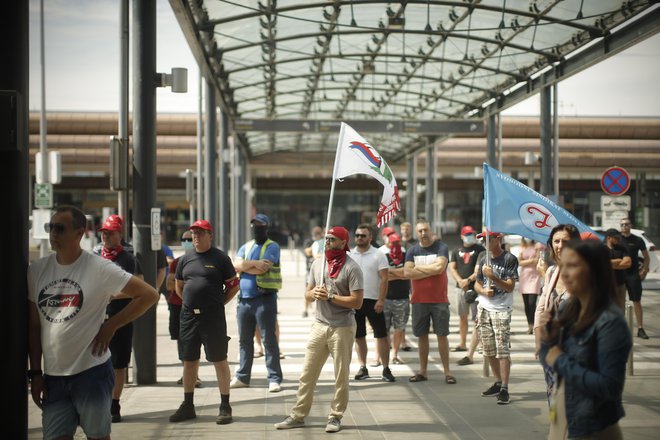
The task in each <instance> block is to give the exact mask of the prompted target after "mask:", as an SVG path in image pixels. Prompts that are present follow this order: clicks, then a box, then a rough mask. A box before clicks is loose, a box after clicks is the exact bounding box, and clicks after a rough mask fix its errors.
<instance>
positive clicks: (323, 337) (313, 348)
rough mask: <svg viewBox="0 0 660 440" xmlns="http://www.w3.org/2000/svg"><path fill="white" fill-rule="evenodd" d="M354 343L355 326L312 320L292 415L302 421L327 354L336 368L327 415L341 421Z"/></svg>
mask: <svg viewBox="0 0 660 440" xmlns="http://www.w3.org/2000/svg"><path fill="white" fill-rule="evenodd" d="M354 342H355V326H354V325H353V326H350V327H331V326H329V325H326V324H322V323H320V322H315V323H314V324H313V325H312V329H311V331H310V335H309V341H307V351H306V352H305V363H304V365H303V370H302V373H301V375H300V384H299V385H298V394H297V402H296V405H295V406H294V407H293V408H292V409H291V417H292V418H294V419H296V420H303V419H304V418H305V417H306V416H307V415H308V414H309V411H310V409H311V408H312V402H313V401H314V388H315V387H316V381H317V380H318V378H319V376H320V375H321V370H322V369H323V365H325V361H326V360H327V359H328V356H332V359H333V363H334V369H335V395H334V397H333V398H332V404H331V406H330V413H329V414H328V418H330V417H332V416H334V417H336V418H338V419H340V420H341V418H342V416H343V415H344V411H346V407H347V406H348V384H349V376H350V369H351V357H352V355H353V343H354Z"/></svg>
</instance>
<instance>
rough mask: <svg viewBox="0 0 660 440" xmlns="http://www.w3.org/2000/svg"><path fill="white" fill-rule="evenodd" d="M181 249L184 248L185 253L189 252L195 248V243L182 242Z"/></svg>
mask: <svg viewBox="0 0 660 440" xmlns="http://www.w3.org/2000/svg"><path fill="white" fill-rule="evenodd" d="M181 247H182V248H183V250H184V251H189V250H190V249H192V248H193V247H194V246H193V242H192V241H182V242H181Z"/></svg>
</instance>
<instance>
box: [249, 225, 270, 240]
mask: <svg viewBox="0 0 660 440" xmlns="http://www.w3.org/2000/svg"><path fill="white" fill-rule="evenodd" d="M252 237H253V238H254V241H255V243H258V244H262V243H264V242H265V241H266V239H268V226H261V225H259V226H258V225H253V226H252Z"/></svg>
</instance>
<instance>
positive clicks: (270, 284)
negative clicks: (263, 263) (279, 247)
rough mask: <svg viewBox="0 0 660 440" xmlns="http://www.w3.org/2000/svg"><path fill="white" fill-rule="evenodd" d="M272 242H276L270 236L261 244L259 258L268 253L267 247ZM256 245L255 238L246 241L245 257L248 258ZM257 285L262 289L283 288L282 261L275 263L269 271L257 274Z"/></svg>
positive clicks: (261, 258)
mask: <svg viewBox="0 0 660 440" xmlns="http://www.w3.org/2000/svg"><path fill="white" fill-rule="evenodd" d="M270 244H276V243H275V242H274V241H273V240H271V239H270V238H267V239H266V241H265V242H264V244H263V245H262V246H261V251H260V252H259V259H260V260H263V259H264V254H265V253H266V248H267V247H268V246H269V245H270ZM253 246H254V240H250V241H248V242H247V243H245V259H246V260H247V259H248V255H250V251H252V247H253ZM256 277H257V286H258V287H261V288H262V289H274V290H280V289H281V288H282V269H281V268H280V263H279V262H277V264H273V266H271V268H270V270H269V271H268V272H264V273H262V274H261V275H257V276H256Z"/></svg>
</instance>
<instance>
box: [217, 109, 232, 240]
mask: <svg viewBox="0 0 660 440" xmlns="http://www.w3.org/2000/svg"><path fill="white" fill-rule="evenodd" d="M228 157H229V118H227V114H226V113H225V112H224V111H222V110H220V149H219V150H218V168H219V170H218V172H219V179H218V181H219V185H218V200H219V205H220V206H219V208H220V209H219V215H218V221H219V225H218V228H219V230H220V248H221V249H223V250H228V249H229V242H230V225H231V222H230V217H229V198H230V197H229V195H230V193H229V188H230V186H229V172H228V170H227V167H228V163H227V161H226V158H228Z"/></svg>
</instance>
